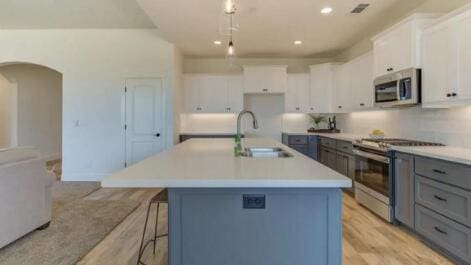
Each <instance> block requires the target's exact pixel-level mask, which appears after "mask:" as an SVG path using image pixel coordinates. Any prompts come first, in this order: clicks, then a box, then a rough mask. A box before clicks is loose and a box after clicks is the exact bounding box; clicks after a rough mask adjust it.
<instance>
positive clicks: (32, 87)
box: [0, 62, 62, 179]
mask: <svg viewBox="0 0 471 265" xmlns="http://www.w3.org/2000/svg"><path fill="white" fill-rule="evenodd" d="M26 146H30V147H35V148H37V149H38V150H39V152H40V153H41V156H42V157H43V158H44V160H45V161H46V164H47V168H48V172H49V174H51V175H53V177H55V178H57V179H60V177H61V175H62V73H60V72H58V71H56V70H53V69H51V68H48V67H45V66H42V65H37V64H31V63H19V62H14V63H4V64H0V149H2V148H17V147H26Z"/></svg>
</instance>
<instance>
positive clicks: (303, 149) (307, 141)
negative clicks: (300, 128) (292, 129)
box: [282, 133, 319, 161]
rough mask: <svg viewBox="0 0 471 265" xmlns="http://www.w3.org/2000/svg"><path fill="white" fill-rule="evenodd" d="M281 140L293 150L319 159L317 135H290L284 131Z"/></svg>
mask: <svg viewBox="0 0 471 265" xmlns="http://www.w3.org/2000/svg"><path fill="white" fill-rule="evenodd" d="M282 142H283V144H284V145H287V146H289V147H291V148H293V149H294V150H296V151H298V152H300V153H302V154H304V155H307V156H309V157H310V158H312V159H314V160H316V161H318V160H319V137H318V136H316V135H291V134H286V133H284V134H283V135H282Z"/></svg>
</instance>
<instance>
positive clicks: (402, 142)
mask: <svg viewBox="0 0 471 265" xmlns="http://www.w3.org/2000/svg"><path fill="white" fill-rule="evenodd" d="M355 145H357V146H360V147H367V148H368V147H373V148H374V149H380V150H384V151H387V150H389V149H391V147H392V146H444V145H443V144H441V143H432V142H423V141H416V140H407V139H396V138H385V139H361V140H357V141H356V143H355Z"/></svg>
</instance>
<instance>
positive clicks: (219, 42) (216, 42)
mask: <svg viewBox="0 0 471 265" xmlns="http://www.w3.org/2000/svg"><path fill="white" fill-rule="evenodd" d="M213 43H214V45H221V44H222V41H220V40H215V41H214V42H213Z"/></svg>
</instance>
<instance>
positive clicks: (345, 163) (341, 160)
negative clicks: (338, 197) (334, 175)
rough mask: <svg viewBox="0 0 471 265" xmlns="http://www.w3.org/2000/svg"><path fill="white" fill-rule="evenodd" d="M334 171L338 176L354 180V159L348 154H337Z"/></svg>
mask: <svg viewBox="0 0 471 265" xmlns="http://www.w3.org/2000/svg"><path fill="white" fill-rule="evenodd" d="M336 169H337V171H338V172H339V173H340V174H342V175H344V176H347V177H349V178H351V179H354V177H355V157H354V156H352V155H350V154H346V153H342V152H337V164H336Z"/></svg>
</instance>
